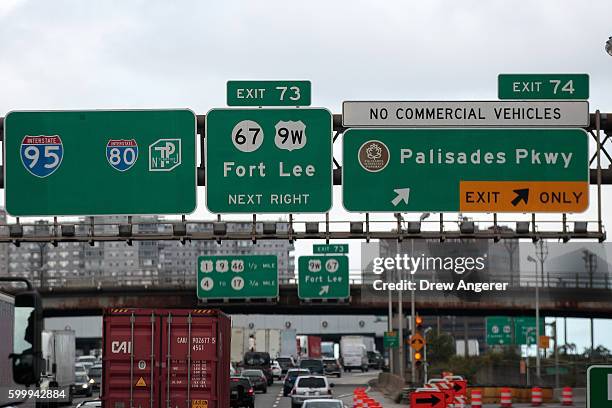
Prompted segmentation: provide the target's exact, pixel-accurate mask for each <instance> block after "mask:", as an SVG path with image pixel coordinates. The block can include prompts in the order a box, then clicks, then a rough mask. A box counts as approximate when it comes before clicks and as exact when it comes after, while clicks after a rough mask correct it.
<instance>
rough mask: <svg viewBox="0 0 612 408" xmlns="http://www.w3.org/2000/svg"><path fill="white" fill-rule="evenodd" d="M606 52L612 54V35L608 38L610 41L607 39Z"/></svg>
mask: <svg viewBox="0 0 612 408" xmlns="http://www.w3.org/2000/svg"><path fill="white" fill-rule="evenodd" d="M606 52H607V53H608V54H609V55H611V56H612V37H610V38H608V41H606Z"/></svg>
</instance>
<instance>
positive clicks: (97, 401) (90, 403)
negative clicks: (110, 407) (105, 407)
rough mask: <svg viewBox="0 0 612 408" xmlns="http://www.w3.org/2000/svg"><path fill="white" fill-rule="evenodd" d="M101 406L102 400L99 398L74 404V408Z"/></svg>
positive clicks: (97, 407) (98, 407)
mask: <svg viewBox="0 0 612 408" xmlns="http://www.w3.org/2000/svg"><path fill="white" fill-rule="evenodd" d="M101 407H102V400H101V399H100V398H97V399H95V400H85V401H81V402H79V404H78V405H77V406H76V408H101Z"/></svg>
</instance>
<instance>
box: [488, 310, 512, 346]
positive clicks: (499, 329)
mask: <svg viewBox="0 0 612 408" xmlns="http://www.w3.org/2000/svg"><path fill="white" fill-rule="evenodd" d="M486 321H487V345H489V346H497V345H501V346H508V345H511V344H513V342H512V318H510V317H505V316H490V317H487V320H486Z"/></svg>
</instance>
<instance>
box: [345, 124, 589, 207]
mask: <svg viewBox="0 0 612 408" xmlns="http://www.w3.org/2000/svg"><path fill="white" fill-rule="evenodd" d="M343 140H344V141H343V157H344V163H343V166H342V180H343V181H342V192H343V200H344V207H345V208H346V209H347V210H349V211H359V212H375V211H378V212H412V211H415V212H417V211H418V212H457V211H461V212H560V213H563V212H582V211H585V210H586V209H587V207H588V193H589V178H588V177H589V173H588V160H589V158H588V140H587V135H586V132H585V131H584V130H582V129H469V128H465V129H349V130H347V131H346V132H345V134H344V139H343Z"/></svg>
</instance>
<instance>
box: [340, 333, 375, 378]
mask: <svg viewBox="0 0 612 408" xmlns="http://www.w3.org/2000/svg"><path fill="white" fill-rule="evenodd" d="M367 342H368V341H367V340H366V338H365V336H342V337H341V338H340V356H341V358H342V366H343V367H344V371H345V372H346V371H348V372H350V371H351V370H353V369H356V370H361V371H362V372H365V371H368V354H367V353H368V352H367V346H366V344H367Z"/></svg>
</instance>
